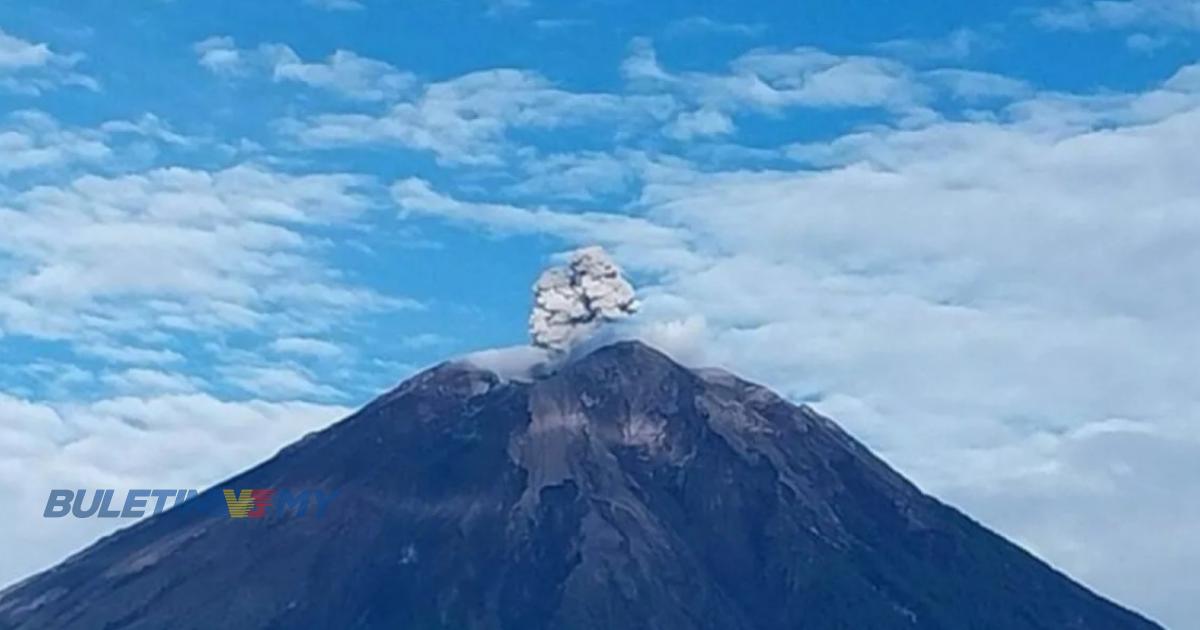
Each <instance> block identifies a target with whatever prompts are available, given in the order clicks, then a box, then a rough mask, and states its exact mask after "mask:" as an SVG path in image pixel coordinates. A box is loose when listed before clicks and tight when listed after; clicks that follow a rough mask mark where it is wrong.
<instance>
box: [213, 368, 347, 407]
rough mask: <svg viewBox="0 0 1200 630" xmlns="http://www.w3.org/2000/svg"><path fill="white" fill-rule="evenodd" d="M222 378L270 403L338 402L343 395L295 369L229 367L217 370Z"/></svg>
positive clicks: (302, 371)
mask: <svg viewBox="0 0 1200 630" xmlns="http://www.w3.org/2000/svg"><path fill="white" fill-rule="evenodd" d="M220 371H221V373H222V374H223V375H224V376H225V379H226V380H227V381H229V382H230V383H232V384H234V385H236V386H237V387H239V388H241V389H242V390H245V391H247V392H250V393H251V394H254V395H256V396H261V397H265V398H267V399H270V400H287V399H292V398H303V399H305V400H330V399H341V398H344V397H345V395H344V394H343V393H342V392H341V391H339V390H338V389H336V388H334V387H330V386H329V385H322V384H320V383H318V382H316V381H315V380H313V378H312V376H311V375H309V374H307V373H306V372H304V370H302V369H301V368H299V367H297V366H285V365H257V366H255V365H229V366H223V367H221V368H220Z"/></svg>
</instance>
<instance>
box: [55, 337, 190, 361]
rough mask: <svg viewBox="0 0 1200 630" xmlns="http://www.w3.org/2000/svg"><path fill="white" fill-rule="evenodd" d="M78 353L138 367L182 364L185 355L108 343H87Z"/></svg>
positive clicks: (77, 350)
mask: <svg viewBox="0 0 1200 630" xmlns="http://www.w3.org/2000/svg"><path fill="white" fill-rule="evenodd" d="M76 352H78V353H79V354H83V355H86V356H91V357H96V358H99V359H103V360H105V361H109V362H112V363H131V364H136V365H163V364H167V363H182V362H183V355H181V354H179V353H178V352H175V351H174V350H162V349H159V350H155V349H150V348H137V347H134V346H118V345H113V344H111V343H108V342H99V343H85V344H83V345H81V346H79V347H78V348H76Z"/></svg>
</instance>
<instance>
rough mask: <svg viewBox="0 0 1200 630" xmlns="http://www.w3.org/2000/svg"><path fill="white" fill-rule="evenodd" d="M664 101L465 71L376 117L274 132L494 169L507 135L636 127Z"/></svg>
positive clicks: (331, 119) (513, 74)
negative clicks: (398, 148) (394, 148)
mask: <svg viewBox="0 0 1200 630" xmlns="http://www.w3.org/2000/svg"><path fill="white" fill-rule="evenodd" d="M672 106H673V103H672V102H671V101H670V99H664V98H662V97H646V96H638V95H634V96H629V97H624V96H618V95H613V94H602V93H595V94H593V93H577V92H571V91H569V90H564V89H561V88H559V87H556V86H555V85H554V84H553V83H552V82H550V81H549V80H547V79H546V78H545V77H543V76H541V75H539V74H538V73H535V72H530V71H525V70H515V69H509V68H502V69H495V70H483V71H479V72H472V73H469V74H465V75H462V76H459V77H455V78H453V79H450V80H448V81H443V82H440V83H431V84H428V85H425V86H423V88H422V89H421V90H420V93H419V95H417V96H416V97H414V98H407V99H402V100H400V101H398V102H396V103H394V104H393V105H391V107H390V108H389V109H388V111H386V112H384V113H382V114H361V113H349V114H318V115H316V116H311V117H307V118H292V119H285V120H283V121H281V122H280V129H281V130H282V131H283V132H284V133H286V134H287V135H289V136H292V137H294V138H295V139H297V140H298V141H300V142H302V143H304V144H306V145H308V146H313V147H337V146H353V145H389V144H392V145H402V146H406V147H409V148H412V149H416V150H420V151H428V152H431V153H433V154H434V155H436V156H437V158H438V159H439V161H441V162H443V163H447V164H474V165H480V164H491V165H495V164H501V163H502V156H503V154H504V152H505V146H504V143H505V140H506V139H507V134H508V132H509V131H510V130H515V129H523V130H527V131H536V130H550V129H562V128H578V127H584V126H586V125H588V124H594V123H597V122H600V121H606V122H608V123H609V124H617V125H624V126H636V125H638V124H641V123H645V122H647V121H655V120H659V119H661V118H662V117H664V116H666V115H667V114H669V112H670V109H671V107H672Z"/></svg>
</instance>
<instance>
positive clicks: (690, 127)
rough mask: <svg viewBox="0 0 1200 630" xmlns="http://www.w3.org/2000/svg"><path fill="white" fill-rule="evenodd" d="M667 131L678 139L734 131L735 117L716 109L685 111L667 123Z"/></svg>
mask: <svg viewBox="0 0 1200 630" xmlns="http://www.w3.org/2000/svg"><path fill="white" fill-rule="evenodd" d="M665 133H666V134H667V135H668V136H670V137H672V138H675V139H676V140H684V141H687V140H693V139H695V138H703V137H708V136H721V135H725V134H729V133H733V119H731V118H730V117H729V115H728V114H726V113H724V112H719V111H717V110H714V109H707V108H705V109H698V110H696V111H694V112H683V113H681V114H679V115H678V116H676V117H675V120H673V121H671V124H669V125H667V127H666V130H665Z"/></svg>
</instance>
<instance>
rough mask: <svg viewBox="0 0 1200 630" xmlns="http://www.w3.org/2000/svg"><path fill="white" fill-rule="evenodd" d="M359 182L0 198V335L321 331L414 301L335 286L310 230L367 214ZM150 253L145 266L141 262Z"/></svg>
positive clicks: (339, 178)
mask: <svg viewBox="0 0 1200 630" xmlns="http://www.w3.org/2000/svg"><path fill="white" fill-rule="evenodd" d="M369 185H370V181H369V180H367V179H364V178H362V177H359V176H355V175H345V174H314V175H289V174H286V173H280V172H276V171H273V170H270V169H267V168H264V167H261V166H255V165H240V166H235V167H232V168H228V169H224V170H220V171H215V172H207V171H200V170H192V169H184V168H167V169H154V170H150V171H147V172H144V173H137V174H129V175H119V176H111V177H99V176H94V175H88V176H82V177H78V178H76V179H74V180H73V181H71V182H69V183H67V184H65V185H61V186H36V187H33V188H30V189H27V190H23V191H18V192H16V193H14V194H12V195H10V196H9V197H8V198H7V199H6V200H5V201H4V202H0V222H2V223H3V224H4V225H5V227H6V229H5V230H4V231H3V232H0V254H3V255H6V256H7V257H8V259H9V262H8V264H6V265H5V269H4V273H3V274H0V287H3V296H4V297H3V298H0V329H4V330H5V331H6V332H8V333H22V334H28V335H36V336H41V337H51V338H54V337H58V338H62V337H80V336H83V335H85V334H87V335H89V338H94V337H96V336H100V337H102V338H109V337H112V336H114V335H122V334H126V333H129V332H134V331H136V332H139V333H143V334H144V333H145V332H147V331H160V332H166V333H168V334H175V333H178V332H180V331H192V332H204V333H205V334H218V333H219V332H220V331H223V330H229V329H241V330H245V331H254V330H268V329H269V330H271V331H272V333H274V334H277V333H279V332H287V331H296V330H307V331H309V332H312V331H317V330H321V329H323V328H324V327H327V326H329V325H331V324H332V322H333V321H335V320H338V319H340V318H342V317H344V316H346V315H349V314H353V313H355V312H361V311H363V310H373V309H393V308H395V309H400V308H412V307H415V306H417V305H416V304H415V303H413V302H411V301H406V300H398V299H388V298H384V297H382V296H379V295H377V294H374V293H373V292H371V291H368V290H365V289H361V288H355V287H347V286H345V283H344V281H342V280H341V279H339V278H337V277H336V275H335V274H333V273H332V272H331V271H330V270H328V269H327V268H326V267H325V265H324V264H323V263H322V261H321V257H320V248H321V246H323V243H322V242H321V241H320V240H317V239H315V238H314V237H311V236H309V234H308V231H309V230H310V229H311V227H312V226H320V225H328V224H336V223H341V222H345V221H348V220H352V219H353V218H355V217H356V216H358V215H359V214H360V213H362V212H363V211H365V210H366V208H367V207H368V205H369V203H370V202H369V200H368V198H367V197H366V196H365V194H364V189H365V187H367V186H369ZM148 261H153V263H154V264H147V262H148Z"/></svg>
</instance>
